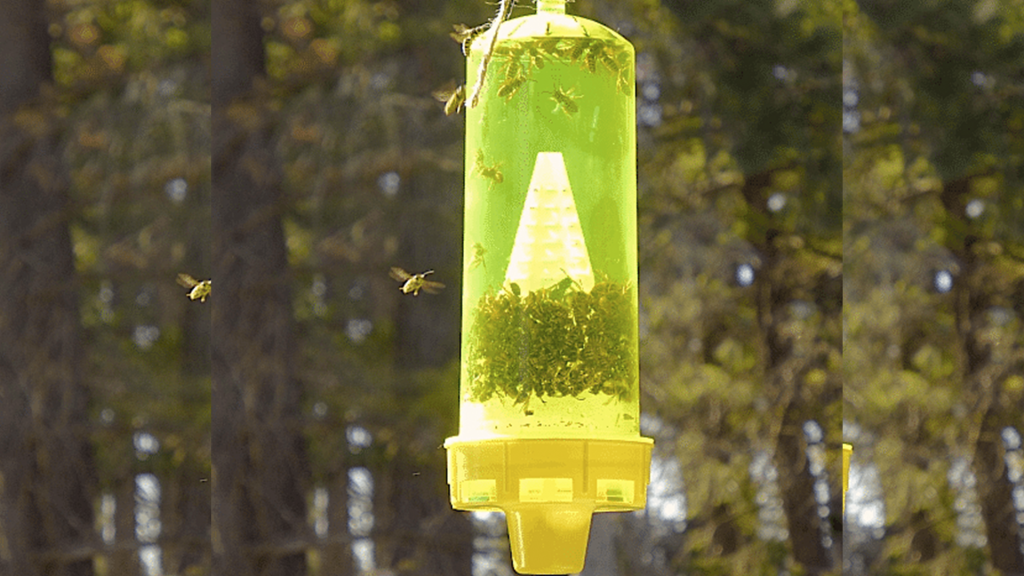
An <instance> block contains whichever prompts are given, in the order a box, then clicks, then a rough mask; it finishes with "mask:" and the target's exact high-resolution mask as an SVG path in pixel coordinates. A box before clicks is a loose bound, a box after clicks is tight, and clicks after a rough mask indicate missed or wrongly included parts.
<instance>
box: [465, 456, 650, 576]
mask: <svg viewBox="0 0 1024 576" xmlns="http://www.w3.org/2000/svg"><path fill="white" fill-rule="evenodd" d="M653 445H654V442H653V440H651V439H650V438H641V437H637V438H636V439H635V440H622V439H557V438H556V439H547V438H527V439H510V438H497V439H487V440H473V439H463V438H462V437H459V436H456V437H452V438H449V439H448V440H447V441H445V448H447V449H448V485H449V488H450V490H451V501H452V507H453V508H455V509H456V510H490V511H500V512H504V513H505V516H506V518H507V520H508V533H509V540H510V542H511V544H512V564H513V567H514V568H515V570H516V572H518V573H520V574H566V573H575V572H580V571H581V570H583V561H584V559H585V558H586V555H587V540H588V539H589V536H590V516H591V514H593V513H594V512H612V511H626V510H639V509H641V508H643V507H644V505H645V504H646V503H647V484H648V482H649V481H650V471H651V448H652V447H653Z"/></svg>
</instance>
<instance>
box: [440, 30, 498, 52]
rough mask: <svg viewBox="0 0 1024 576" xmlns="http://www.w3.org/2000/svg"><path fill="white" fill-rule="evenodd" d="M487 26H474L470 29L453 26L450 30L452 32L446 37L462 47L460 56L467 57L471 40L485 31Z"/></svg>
mask: <svg viewBox="0 0 1024 576" xmlns="http://www.w3.org/2000/svg"><path fill="white" fill-rule="evenodd" d="M488 26H489V23H488V24H481V25H480V26H474V27H473V28H470V27H469V26H466V25H465V24H453V25H452V29H453V30H454V32H449V33H448V35H449V36H451V37H452V40H455V41H456V42H458V43H459V44H461V45H462V55H463V56H469V46H470V45H471V44H472V43H473V40H474V39H475V38H476V37H477V36H479V35H480V34H481V33H482V32H483V31H484V30H487V28H488Z"/></svg>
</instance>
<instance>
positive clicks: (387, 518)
mask: <svg viewBox="0 0 1024 576" xmlns="http://www.w3.org/2000/svg"><path fill="white" fill-rule="evenodd" d="M412 61H414V60H408V61H407V62H412ZM409 66H410V68H411V67H412V64H409ZM403 135H404V136H406V137H407V138H408V139H409V140H422V139H429V138H430V135H425V134H422V133H420V132H417V131H415V130H414V129H412V128H410V129H409V131H408V132H407V133H405V134H403ZM437 178H438V173H437V168H436V167H434V166H425V165H416V166H415V169H414V170H412V171H410V174H409V178H408V180H409V183H408V184H407V185H406V186H405V191H404V193H405V194H406V197H405V202H406V203H407V206H408V207H407V208H406V209H405V210H403V211H402V213H401V214H400V216H399V218H398V223H397V224H398V235H399V238H400V243H401V248H400V249H399V253H400V254H405V255H407V256H408V257H409V260H410V261H409V262H401V263H398V264H399V265H401V266H403V267H409V268H410V269H409V271H410V272H422V271H423V270H427V269H437V270H436V272H437V277H438V278H441V281H442V282H443V283H446V284H447V287H446V288H445V290H443V291H442V292H441V293H440V294H437V295H425V294H421V295H420V296H418V297H417V296H412V295H403V294H401V293H399V292H398V291H397V290H396V291H395V294H397V297H399V298H400V300H399V305H398V306H397V308H396V318H395V326H396V335H395V342H396V349H395V365H396V367H397V368H398V370H400V371H401V373H403V374H408V375H410V377H403V378H400V384H399V386H400V389H399V390H396V391H395V392H396V394H395V395H396V398H397V400H398V405H399V406H401V407H408V408H399V410H404V409H408V410H412V409H413V407H414V406H416V405H417V404H418V403H422V402H424V401H426V399H428V398H429V396H430V395H431V394H432V393H433V392H434V391H433V390H430V389H428V388H427V387H426V386H423V385H417V384H416V382H417V381H418V380H419V379H418V378H416V377H415V376H413V375H415V374H417V373H418V372H421V371H427V370H430V369H435V368H438V367H441V366H444V365H445V364H448V363H450V362H452V360H453V359H455V358H458V345H459V343H458V326H459V314H458V306H457V304H453V303H454V302H457V301H458V298H459V292H458V290H459V287H458V285H457V276H456V274H452V271H449V270H444V269H438V266H439V264H441V263H445V262H454V261H457V256H456V255H455V254H454V252H455V251H456V250H457V249H458V248H457V247H458V243H459V241H460V240H461V238H460V237H459V236H458V234H457V229H454V230H453V228H452V226H451V225H450V222H447V221H445V220H444V219H443V218H442V210H440V209H438V208H437V207H438V206H446V207H447V206H450V205H451V203H452V202H451V199H450V197H448V196H447V194H448V191H447V190H446V189H445V188H444V186H442V185H440V183H439V182H438V180H437ZM424 239H429V241H424ZM427 380H428V381H429V380H430V379H427ZM428 386H429V384H428ZM451 401H452V402H456V401H457V399H456V397H454V396H453V397H452V400H451ZM433 424H434V423H433V422H431V423H422V422H416V421H408V420H407V421H406V422H402V423H398V424H396V425H394V426H393V432H392V433H393V434H395V438H396V439H395V440H393V442H394V443H395V444H396V445H398V447H397V449H396V450H395V451H393V452H392V451H390V450H389V453H392V454H394V455H393V456H391V457H390V459H389V460H388V461H387V462H386V463H385V464H384V466H382V467H380V468H378V469H375V470H374V481H375V483H376V486H375V489H374V515H375V517H376V520H375V530H374V532H375V534H377V535H379V536H377V537H376V538H375V540H376V544H377V558H378V562H379V563H380V566H381V567H387V568H390V569H392V570H395V571H396V573H397V574H400V575H416V576H429V575H432V574H446V575H450V576H471V574H472V567H473V525H472V521H471V519H470V517H469V514H467V513H464V512H457V511H455V510H452V508H451V505H450V503H449V500H448V489H447V484H446V475H445V466H446V460H445V458H444V452H443V451H436V452H433V453H432V454H431V453H428V454H424V453H423V451H422V450H423V449H422V447H417V446H416V444H422V445H425V444H430V446H431V448H433V447H434V446H439V445H440V444H441V442H443V441H444V437H443V435H441V434H438V430H437V429H436V427H434V426H433ZM426 435H430V436H435V437H436V443H432V442H410V441H409V440H408V438H416V437H427V436H426Z"/></svg>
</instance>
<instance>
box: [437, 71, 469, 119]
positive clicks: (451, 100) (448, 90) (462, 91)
mask: <svg viewBox="0 0 1024 576" xmlns="http://www.w3.org/2000/svg"><path fill="white" fill-rule="evenodd" d="M433 95H434V98H435V99H436V100H437V101H439V102H444V114H445V116H451V115H452V114H458V113H459V112H460V111H461V110H462V108H463V106H465V104H466V87H465V86H458V87H456V86H455V81H454V80H449V81H448V83H447V84H445V85H444V86H442V87H441V88H439V89H437V90H434V92H433Z"/></svg>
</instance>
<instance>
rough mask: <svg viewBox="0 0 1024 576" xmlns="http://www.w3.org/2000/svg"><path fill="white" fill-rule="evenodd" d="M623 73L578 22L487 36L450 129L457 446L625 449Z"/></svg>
mask: <svg viewBox="0 0 1024 576" xmlns="http://www.w3.org/2000/svg"><path fill="white" fill-rule="evenodd" d="M489 36H490V34H489V33H485V34H483V35H481V37H479V38H477V39H476V40H475V41H474V43H473V45H472V48H471V52H470V56H469V61H468V63H467V71H468V74H467V76H468V77H467V83H466V87H467V90H468V91H471V89H472V87H473V86H474V85H475V84H476V79H477V73H478V69H479V65H480V60H481V58H482V55H483V51H484V48H485V46H486V44H487V43H488V41H489ZM634 62H635V56H634V51H633V47H632V45H630V44H629V43H628V42H627V41H626V40H625V39H623V38H622V37H621V36H619V35H618V34H616V33H615V32H613V31H611V30H609V29H608V28H605V27H603V26H601V25H600V24H597V23H594V22H591V21H589V20H585V19H582V18H577V17H572V16H566V15H564V14H541V13H538V14H537V15H535V16H529V17H525V18H518V19H514V20H510V21H508V22H505V23H503V24H502V25H501V27H500V29H499V33H498V41H497V43H496V45H495V49H494V52H493V55H492V59H491V60H490V63H489V65H488V68H487V72H486V76H485V82H484V84H483V89H482V91H481V93H480V96H479V101H478V104H477V105H476V106H474V107H470V108H468V109H467V115H466V132H467V136H466V174H465V179H466V202H465V232H464V246H463V249H464V252H463V253H464V261H465V266H464V277H463V303H462V304H463V324H462V335H463V339H462V382H461V398H462V406H461V423H460V435H461V436H478V437H479V436H485V437H494V436H515V437H558V438H580V437H591V438H593V437H620V436H623V437H624V436H628V437H630V438H635V437H636V436H637V435H638V434H639V386H638V358H637V292H636V286H637V262H636V253H637V246H636V136H635V135H636V129H635V126H636V122H635V95H634V93H635V88H634V87H635V81H634V70H635V64H634Z"/></svg>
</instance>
